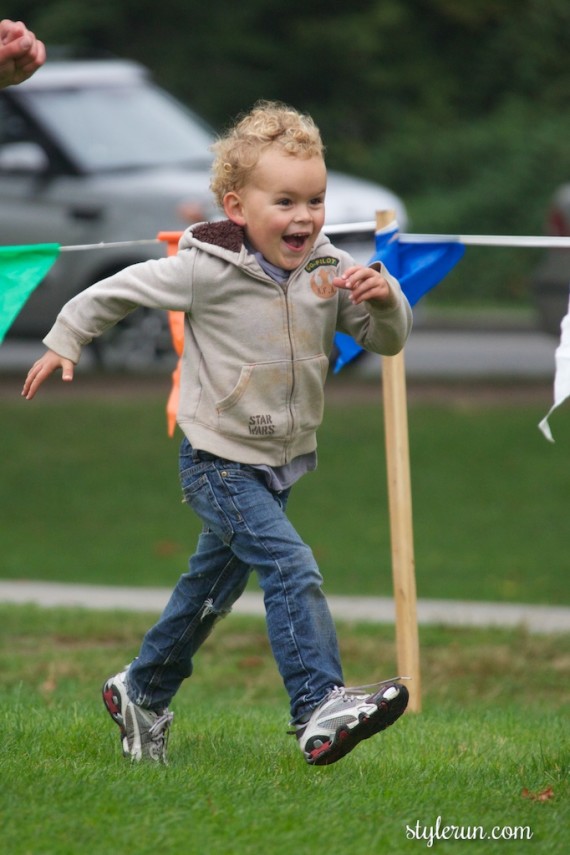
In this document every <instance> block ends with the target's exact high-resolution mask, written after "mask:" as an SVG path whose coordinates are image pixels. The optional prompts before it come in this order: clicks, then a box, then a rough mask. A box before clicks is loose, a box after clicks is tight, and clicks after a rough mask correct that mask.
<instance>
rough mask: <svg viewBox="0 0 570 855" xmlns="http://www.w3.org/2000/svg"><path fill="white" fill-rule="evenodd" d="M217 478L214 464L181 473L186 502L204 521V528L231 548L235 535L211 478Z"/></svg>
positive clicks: (200, 464) (200, 465)
mask: <svg viewBox="0 0 570 855" xmlns="http://www.w3.org/2000/svg"><path fill="white" fill-rule="evenodd" d="M212 476H213V477H217V470H216V468H215V467H214V465H213V464H212V463H198V464H196V465H195V466H192V467H190V468H189V469H185V470H183V471H182V472H181V473H180V483H181V486H182V495H183V497H184V502H185V503H186V504H187V505H188V506H189V507H190V508H192V510H193V511H194V513H195V514H196V515H197V516H198V517H199V518H200V519H201V520H202V523H203V524H204V527H205V528H207V529H209V530H211V531H213V532H214V533H215V534H216V535H217V536H218V537H219V538H220V540H221V541H222V542H223V543H225V544H226V546H229V545H230V543H231V540H232V537H233V535H234V529H233V526H232V522H231V519H230V517H229V516H228V515H227V514H226V513H225V511H224V509H223V507H222V505H221V504H220V502H219V501H218V498H217V496H216V491H215V490H214V488H213V487H212V483H211V481H210V478H211V477H212Z"/></svg>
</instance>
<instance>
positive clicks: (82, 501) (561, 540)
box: [0, 378, 570, 604]
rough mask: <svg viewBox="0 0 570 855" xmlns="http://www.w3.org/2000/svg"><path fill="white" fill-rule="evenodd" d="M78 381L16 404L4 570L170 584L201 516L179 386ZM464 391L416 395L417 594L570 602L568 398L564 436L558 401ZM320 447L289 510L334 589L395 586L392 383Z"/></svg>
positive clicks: (337, 424)
mask: <svg viewBox="0 0 570 855" xmlns="http://www.w3.org/2000/svg"><path fill="white" fill-rule="evenodd" d="M54 382H55V381H54ZM84 382H85V379H84V378H80V379H78V380H77V381H76V384H77V386H79V388H81V384H82V383H84ZM114 383H115V380H114V378H110V379H109V388H110V390H112V388H113V384H114ZM348 383H349V385H350V381H348ZM165 386H167V384H165ZM75 388H76V387H75ZM75 388H74V389H73V390H72V392H71V393H68V394H67V395H66V397H65V400H64V399H63V398H62V397H61V396H60V395H58V396H57V398H56V397H50V390H48V389H46V390H42V394H41V396H40V397H38V398H37V399H36V400H35V401H34V402H32V403H30V404H29V403H25V402H23V401H19V400H17V399H15V400H14V401H5V400H4V401H3V402H2V424H3V429H2V438H3V449H2V452H3V462H2V479H1V482H0V502H1V507H2V541H3V542H2V555H1V559H0V562H1V563H0V576H1V577H3V578H7V579H49V580H57V581H68V582H79V581H81V582H90V583H102V584H104V583H111V584H132V585H159V586H162V585H164V586H166V587H170V586H172V585H173V584H174V582H175V580H176V579H177V577H178V575H179V574H180V573H181V572H184V571H185V570H186V567H187V558H188V555H189V553H190V552H191V551H192V549H193V547H194V543H195V539H196V536H197V533H198V530H199V524H198V522H197V520H196V519H195V518H194V517H193V515H192V514H191V513H189V512H188V510H187V508H185V507H184V506H183V505H182V504H181V501H180V492H179V487H178V479H177V459H176V458H177V444H178V443H177V441H176V440H174V441H173V440H169V439H168V438H167V437H166V434H165V427H164V400H165V396H166V391H167V390H166V389H165V391H164V393H163V392H162V391H159V392H158V393H156V394H154V395H150V394H145V395H142V396H141V397H140V398H136V397H133V396H132V395H128V396H124V397H122V398H121V397H114V398H113V399H108V400H101V398H100V397H96V398H93V399H92V400H90V401H86V400H85V399H84V397H83V396H82V395H80V394H78V395H76V394H74V392H75ZM15 398H16V396H15ZM461 400H462V403H457V402H455V403H453V402H451V403H443V402H435V403H434V404H432V405H429V406H428V405H425V404H413V403H412V404H411V405H410V408H409V423H410V447H411V466H412V482H413V484H412V487H413V504H414V529H415V552H416V573H417V583H418V595H419V596H420V597H443V598H445V597H450V598H465V599H478V600H496V601H519V602H533V603H556V604H560V603H566V604H568V603H570V574H569V573H568V572H567V570H568V566H569V563H568V554H569V540H568V522H567V517H568V477H567V466H566V461H567V452H566V450H567V446H568V439H569V438H570V420H569V419H568V411H567V410H561V411H560V412H559V413H557V414H556V415H555V416H554V418H553V428H554V432H555V436H556V439H557V442H556V444H555V445H551V444H549V443H547V442H546V441H545V440H544V438H543V437H542V436H541V435H540V433H539V432H538V430H537V428H536V425H537V422H538V421H539V420H540V418H542V416H543V415H544V412H545V409H546V406H547V404H546V403H545V404H542V403H539V404H537V405H536V406H523V407H516V406H513V405H511V404H510V403H509V397H508V393H507V394H506V395H505V404H504V406H499V405H495V406H491V407H489V406H481V405H479V404H478V403H477V394H476V392H475V394H474V399H473V402H472V403H469V389H466V390H464V394H463V396H462V399H461ZM546 400H547V399H546V398H545V401H546ZM466 401H467V403H465V402H466ZM319 460H320V465H319V469H318V470H317V472H316V473H313V474H311V475H308V476H307V477H306V478H304V479H303V480H302V481H301V482H300V484H299V485H298V486H297V487H296V489H295V491H294V493H293V496H292V498H291V503H290V513H291V516H292V518H293V520H294V522H295V523H296V524H297V525H298V527H299V530H300V531H301V533H302V535H303V536H304V538H305V539H306V540H307V542H308V543H309V544H310V545H311V546H312V547H313V549H314V551H315V554H316V556H317V559H318V561H319V563H320V566H321V568H322V571H323V575H324V577H325V582H326V589H327V591H328V592H329V593H344V594H347V593H348V594H350V593H355V594H374V595H389V594H390V593H391V588H392V582H391V569H390V568H391V559H390V546H389V527H388V512H387V499H386V476H385V465H384V438H383V426H382V412H381V406H380V395H379V394H378V397H377V398H373V399H372V401H371V403H369V404H359V405H348V404H342V403H340V402H339V399H338V397H337V396H335V402H334V403H333V402H331V403H329V406H328V409H327V414H326V418H325V423H324V425H323V428H322V430H321V433H320V444H319Z"/></svg>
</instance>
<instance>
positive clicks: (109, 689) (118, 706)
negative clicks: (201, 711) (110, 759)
mask: <svg viewBox="0 0 570 855" xmlns="http://www.w3.org/2000/svg"><path fill="white" fill-rule="evenodd" d="M126 673H127V672H126V671H121V673H120V674H117V675H116V676H115V677H109V679H108V680H107V682H106V683H105V685H104V686H103V703H104V704H105V706H106V708H107V711H108V713H109V715H110V716H111V718H112V719H113V721H114V722H115V724H117V725H118V726H119V729H120V731H121V744H122V748H123V755H124V756H125V757H130V758H131V759H132V760H142V759H148V760H154V761H155V762H157V763H164V764H166V743H167V740H168V728H169V727H170V724H171V722H172V719H173V718H174V713H171V712H169V711H168V708H166V709H164V710H162V712H160V713H157V712H154V710H146V709H143V707H139V706H137V705H136V704H133V702H132V701H131V700H130V699H129V696H128V695H127V687H126V685H125V675H126Z"/></svg>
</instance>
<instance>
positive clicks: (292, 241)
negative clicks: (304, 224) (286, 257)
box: [283, 234, 309, 252]
mask: <svg viewBox="0 0 570 855" xmlns="http://www.w3.org/2000/svg"><path fill="white" fill-rule="evenodd" d="M308 237H309V235H307V234H294V235H285V236H284V237H283V240H284V242H285V243H286V244H287V246H288V247H289V249H292V250H294V251H295V252H299V250H301V249H303V248H304V247H305V245H306V243H307V240H308Z"/></svg>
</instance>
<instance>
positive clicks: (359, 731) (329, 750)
mask: <svg viewBox="0 0 570 855" xmlns="http://www.w3.org/2000/svg"><path fill="white" fill-rule="evenodd" d="M390 688H392V687H390V686H384V687H383V688H382V691H381V692H379V693H378V695H377V696H376V698H375V697H374V696H373V697H372V698H371V699H370V701H369V702H370V703H377V704H378V707H377V710H376V712H374V713H371V715H369V716H363V717H362V718H361V719H360V721H359V722H358V724H355V725H354V727H352V728H348V727H346V725H343V726H342V727H339V728H338V730H337V731H336V733H335V735H334V737H333V739H332V740H331V742H328V743H324V745H321V746H319V748H315V749H313V751H309V752H308V756H307V755H306V760H307V763H309V765H310V766H330V765H331V764H332V763H336V762H337V761H338V760H342V758H343V757H346V755H347V754H349V753H350V752H351V751H352V750H353V748H356V746H357V745H358V743H359V742H362V740H363V739H369V738H370V737H371V736H374V735H375V734H377V733H381V732H382V731H383V730H386V728H387V727H390V725H391V724H394V722H395V721H397V720H398V719H399V718H400V716H401V715H402V714H403V713H404V711H405V709H406V707H407V706H408V699H409V693H408V690H407V689H406V687H405V686H402V685H398V686H397V687H396V688H397V689H398V694H397V695H396V697H395V698H390V699H389V700H386V699H385V698H384V694H385V693H386V691H387V690H389V689H390Z"/></svg>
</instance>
